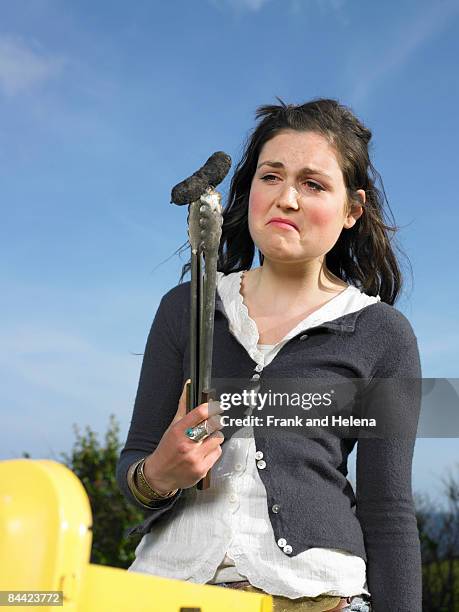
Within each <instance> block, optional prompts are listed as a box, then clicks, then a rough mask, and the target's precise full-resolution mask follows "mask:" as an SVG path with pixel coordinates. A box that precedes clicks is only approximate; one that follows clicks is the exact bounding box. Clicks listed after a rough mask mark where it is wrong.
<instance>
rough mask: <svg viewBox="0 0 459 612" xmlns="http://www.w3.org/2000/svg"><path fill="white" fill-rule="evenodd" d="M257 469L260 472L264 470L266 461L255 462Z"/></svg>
mask: <svg viewBox="0 0 459 612" xmlns="http://www.w3.org/2000/svg"><path fill="white" fill-rule="evenodd" d="M257 467H258V468H260V470H264V469H265V467H266V461H263V459H262V460H261V461H257Z"/></svg>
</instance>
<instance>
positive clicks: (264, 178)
mask: <svg viewBox="0 0 459 612" xmlns="http://www.w3.org/2000/svg"><path fill="white" fill-rule="evenodd" d="M275 178H277V176H275V175H274V174H265V176H262V177H261V180H262V181H267V182H268V181H269V180H270V179H275ZM304 182H305V183H308V184H309V185H311V186H312V187H313V191H324V188H323V187H321V186H320V185H319V184H318V183H315V182H314V181H304Z"/></svg>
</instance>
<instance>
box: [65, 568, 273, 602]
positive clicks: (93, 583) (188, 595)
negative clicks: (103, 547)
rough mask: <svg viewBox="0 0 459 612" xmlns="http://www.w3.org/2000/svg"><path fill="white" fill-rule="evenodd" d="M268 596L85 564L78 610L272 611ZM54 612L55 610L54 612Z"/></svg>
mask: <svg viewBox="0 0 459 612" xmlns="http://www.w3.org/2000/svg"><path fill="white" fill-rule="evenodd" d="M272 601H273V598H272V597H271V596H270V595H259V594H258V593H244V592H243V591H238V590H236V589H225V588H222V587H217V586H211V585H202V584H192V583H190V582H185V581H183V580H170V579H168V578H160V577H156V576H146V575H143V574H139V573H135V572H127V571H125V570H120V569H117V568H114V567H103V566H102V565H88V566H87V573H86V577H85V579H84V581H83V592H82V594H81V604H82V608H81V610H84V611H88V610H91V611H94V612H96V611H97V612H126V611H128V610H129V612H180V611H182V612H272V609H273V607H272V606H273V604H272ZM56 612H57V611H56Z"/></svg>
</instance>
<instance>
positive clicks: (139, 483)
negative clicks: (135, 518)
mask: <svg viewBox="0 0 459 612" xmlns="http://www.w3.org/2000/svg"><path fill="white" fill-rule="evenodd" d="M145 459H146V457H145V458H144V459H142V460H141V461H139V463H138V464H137V467H136V469H135V472H134V484H135V485H136V488H137V489H138V490H139V492H140V493H141V494H142V495H143V496H144V497H146V498H147V499H149V500H151V501H153V500H154V499H167V498H168V497H173V496H174V495H175V494H176V493H177V491H178V489H175V490H174V491H168V492H167V493H159V492H158V491H155V490H154V489H153V488H152V487H151V486H150V484H149V483H148V481H147V479H146V477H145V473H144V471H143V466H144V465H145Z"/></svg>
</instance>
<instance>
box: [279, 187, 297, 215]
mask: <svg viewBox="0 0 459 612" xmlns="http://www.w3.org/2000/svg"><path fill="white" fill-rule="evenodd" d="M277 205H278V206H279V207H280V208H293V209H295V210H298V208H299V205H298V191H297V190H296V189H295V187H293V186H292V185H285V186H284V187H283V189H282V191H281V193H280V194H279V196H278V198H277Z"/></svg>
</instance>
